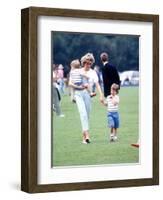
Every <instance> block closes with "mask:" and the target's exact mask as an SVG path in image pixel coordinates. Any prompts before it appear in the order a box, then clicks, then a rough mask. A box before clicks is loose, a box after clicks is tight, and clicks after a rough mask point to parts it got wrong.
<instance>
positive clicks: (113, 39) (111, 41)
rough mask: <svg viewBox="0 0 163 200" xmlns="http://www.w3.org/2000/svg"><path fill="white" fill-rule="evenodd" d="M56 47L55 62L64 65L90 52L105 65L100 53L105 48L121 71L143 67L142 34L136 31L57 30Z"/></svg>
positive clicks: (97, 63)
mask: <svg viewBox="0 0 163 200" xmlns="http://www.w3.org/2000/svg"><path fill="white" fill-rule="evenodd" d="M52 50H53V51H52V59H53V63H55V64H63V66H64V67H69V65H70V62H71V61H72V60H74V59H80V58H81V57H82V56H83V55H84V54H86V53H88V52H90V53H93V55H94V57H95V60H96V62H95V64H96V65H99V66H101V65H102V63H101V61H100V54H101V53H102V52H104V51H105V52H107V53H108V54H109V62H110V63H111V64H112V65H114V66H116V67H117V69H118V71H120V72H122V71H125V70H139V36H135V35H116V34H107V35H105V34H94V33H93V34H92V33H70V32H69V33H68V32H53V34H52Z"/></svg>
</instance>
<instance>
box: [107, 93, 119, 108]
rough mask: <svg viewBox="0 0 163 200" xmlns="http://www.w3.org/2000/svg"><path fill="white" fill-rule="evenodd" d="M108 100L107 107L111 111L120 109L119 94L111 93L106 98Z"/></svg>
mask: <svg viewBox="0 0 163 200" xmlns="http://www.w3.org/2000/svg"><path fill="white" fill-rule="evenodd" d="M106 101H107V107H108V111H109V112H117V111H118V104H119V96H118V95H115V96H112V95H109V96H107V98H106Z"/></svg>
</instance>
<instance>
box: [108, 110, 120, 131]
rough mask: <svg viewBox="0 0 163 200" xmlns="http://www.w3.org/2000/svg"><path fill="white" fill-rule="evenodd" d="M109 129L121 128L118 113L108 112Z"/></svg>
mask: <svg viewBox="0 0 163 200" xmlns="http://www.w3.org/2000/svg"><path fill="white" fill-rule="evenodd" d="M107 119H108V127H109V128H119V113H118V112H108V114H107Z"/></svg>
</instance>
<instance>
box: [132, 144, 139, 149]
mask: <svg viewBox="0 0 163 200" xmlns="http://www.w3.org/2000/svg"><path fill="white" fill-rule="evenodd" d="M131 146H133V147H137V148H139V144H131Z"/></svg>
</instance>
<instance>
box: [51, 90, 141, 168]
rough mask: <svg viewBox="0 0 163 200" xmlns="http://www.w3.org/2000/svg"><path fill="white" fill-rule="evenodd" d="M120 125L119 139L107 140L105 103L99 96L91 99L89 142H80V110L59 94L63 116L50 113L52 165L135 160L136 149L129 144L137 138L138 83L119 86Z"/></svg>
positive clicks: (136, 158)
mask: <svg viewBox="0 0 163 200" xmlns="http://www.w3.org/2000/svg"><path fill="white" fill-rule="evenodd" d="M119 95H120V105H119V108H120V109H119V113H120V119H121V120H120V128H119V130H118V141H117V142H114V143H110V142H109V140H108V133H109V129H108V128H107V118H106V107H104V106H102V105H101V104H100V102H99V99H98V96H97V97H95V98H93V99H92V111H91V117H90V137H91V144H87V145H84V144H82V133H81V125H80V119H79V113H78V110H77V107H76V104H73V103H71V102H70V97H69V96H68V95H64V96H63V97H62V104H61V105H62V111H63V113H64V114H65V117H64V118H59V117H56V115H55V113H53V148H52V149H53V150H52V151H53V152H52V157H53V159H52V162H53V163H52V165H53V166H73V165H96V164H116V163H136V162H138V161H139V151H138V149H137V148H134V147H131V143H134V142H137V139H138V126H139V125H138V87H123V88H121V90H120V94H119Z"/></svg>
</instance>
